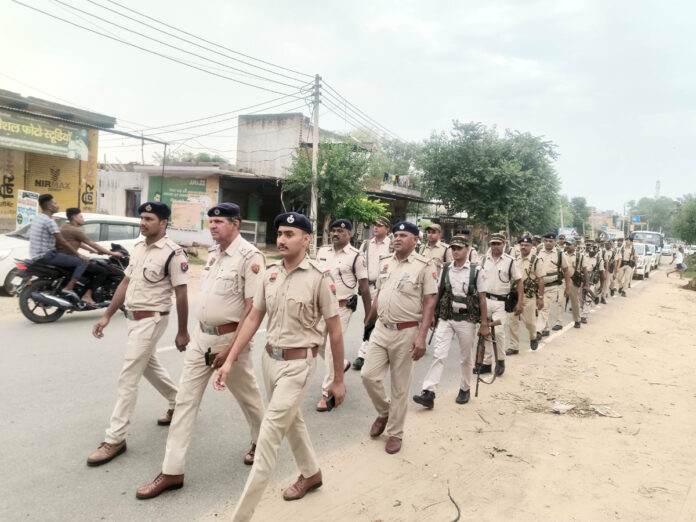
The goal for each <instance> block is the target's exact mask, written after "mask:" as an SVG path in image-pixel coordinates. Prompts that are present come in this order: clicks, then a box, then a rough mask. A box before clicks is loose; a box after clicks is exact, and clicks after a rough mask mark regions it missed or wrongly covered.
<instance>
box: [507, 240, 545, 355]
mask: <svg viewBox="0 0 696 522" xmlns="http://www.w3.org/2000/svg"><path fill="white" fill-rule="evenodd" d="M517 245H518V246H519V247H520V257H519V259H518V260H517V268H518V270H519V272H520V274H522V288H523V289H524V304H523V306H522V313H521V314H519V316H516V315H515V313H514V312H510V313H508V316H507V319H508V326H509V328H510V344H509V348H508V349H507V350H506V351H505V354H506V355H516V354H518V353H520V330H519V328H520V324H519V323H520V322H521V323H522V324H523V325H524V326H525V327H526V328H527V332H529V347H530V348H531V349H532V350H536V349H537V348H538V347H539V341H538V340H537V338H536V311H537V310H543V308H544V298H543V295H544V269H543V266H542V265H543V263H541V261H540V260H539V258H538V257H537V255H536V253H532V238H531V236H529V235H526V236H522V237H520V238H519V239H518V240H517Z"/></svg>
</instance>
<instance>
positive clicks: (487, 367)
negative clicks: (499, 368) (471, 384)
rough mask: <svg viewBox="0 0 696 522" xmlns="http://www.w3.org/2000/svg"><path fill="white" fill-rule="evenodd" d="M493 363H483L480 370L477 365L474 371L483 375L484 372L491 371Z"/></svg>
mask: <svg viewBox="0 0 696 522" xmlns="http://www.w3.org/2000/svg"><path fill="white" fill-rule="evenodd" d="M491 369H492V368H491V365H490V364H482V365H481V368H480V369H479V370H477V369H476V366H474V373H478V374H479V375H483V374H484V373H491Z"/></svg>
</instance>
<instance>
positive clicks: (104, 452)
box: [87, 439, 126, 466]
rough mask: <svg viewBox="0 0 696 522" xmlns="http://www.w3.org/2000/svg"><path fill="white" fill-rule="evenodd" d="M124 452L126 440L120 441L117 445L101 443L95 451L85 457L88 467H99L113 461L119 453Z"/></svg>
mask: <svg viewBox="0 0 696 522" xmlns="http://www.w3.org/2000/svg"><path fill="white" fill-rule="evenodd" d="M125 451H126V440H125V439H124V440H122V441H121V442H119V443H118V444H110V443H108V442H102V443H101V444H100V445H99V447H98V448H97V450H96V451H95V452H94V453H92V454H91V455H90V456H89V457H87V465H88V466H101V465H102V464H106V463H107V462H109V461H110V460H113V459H115V458H116V457H118V456H119V455H120V454H121V453H123V452H125Z"/></svg>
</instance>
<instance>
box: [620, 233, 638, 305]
mask: <svg viewBox="0 0 696 522" xmlns="http://www.w3.org/2000/svg"><path fill="white" fill-rule="evenodd" d="M617 257H618V262H619V273H618V276H617V277H618V279H619V283H618V284H619V293H620V294H621V295H622V296H623V297H626V290H627V289H628V288H629V286H630V284H631V279H633V269H634V268H635V266H636V259H637V258H636V249H635V247H634V246H633V238H631V237H627V238H626V244H625V245H623V246H621V247H619V251H618V253H617Z"/></svg>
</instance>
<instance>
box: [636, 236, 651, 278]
mask: <svg viewBox="0 0 696 522" xmlns="http://www.w3.org/2000/svg"><path fill="white" fill-rule="evenodd" d="M647 246H648V245H646V244H645V243H634V244H633V247H634V248H635V249H636V257H637V258H638V260H637V261H636V267H635V269H634V270H633V276H634V277H637V278H638V279H645V278H646V277H650V270H652V258H653V254H648V253H647V248H646V247H647Z"/></svg>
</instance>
